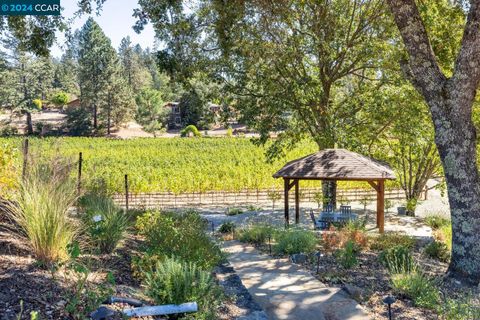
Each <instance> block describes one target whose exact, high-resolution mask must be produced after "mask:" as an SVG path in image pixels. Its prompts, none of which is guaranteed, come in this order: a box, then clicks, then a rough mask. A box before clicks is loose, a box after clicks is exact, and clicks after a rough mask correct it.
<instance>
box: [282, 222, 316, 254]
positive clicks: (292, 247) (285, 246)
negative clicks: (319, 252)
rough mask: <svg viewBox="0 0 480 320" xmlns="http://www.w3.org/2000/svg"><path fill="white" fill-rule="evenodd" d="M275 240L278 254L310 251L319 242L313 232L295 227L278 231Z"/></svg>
mask: <svg viewBox="0 0 480 320" xmlns="http://www.w3.org/2000/svg"><path fill="white" fill-rule="evenodd" d="M275 241H276V242H277V244H276V245H275V252H276V253H278V254H296V253H310V252H312V251H314V250H315V248H316V246H317V243H318V239H317V237H316V236H315V234H314V233H313V232H311V231H308V230H302V229H294V228H292V229H288V230H284V231H279V232H277V233H276V235H275Z"/></svg>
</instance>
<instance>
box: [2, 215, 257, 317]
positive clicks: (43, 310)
mask: <svg viewBox="0 0 480 320" xmlns="http://www.w3.org/2000/svg"><path fill="white" fill-rule="evenodd" d="M140 243H141V240H140V239H138V238H137V237H135V236H132V235H130V236H129V237H128V238H127V239H126V241H124V243H123V245H122V246H121V247H120V248H119V249H117V250H116V251H115V252H114V253H113V254H108V255H88V256H82V257H81V259H82V260H88V263H89V269H90V270H92V273H91V275H90V276H89V279H88V285H89V286H90V287H92V288H93V287H95V286H96V285H97V283H98V282H102V281H103V280H104V279H105V277H106V275H107V273H108V272H111V273H112V274H113V275H114V278H115V291H116V292H115V295H116V296H120V297H129V298H136V299H139V300H141V301H143V302H144V303H146V304H149V303H150V302H151V301H148V298H147V297H145V296H144V295H143V294H142V287H141V285H140V282H139V281H138V280H137V279H136V278H134V277H133V275H132V270H131V267H130V265H131V257H132V256H133V255H135V254H139V253H138V248H139V245H140ZM231 272H232V270H229V269H228V268H227V267H225V266H224V267H221V268H219V269H217V270H216V273H217V274H218V275H217V278H219V279H220V280H221V279H226V280H225V281H220V284H221V285H222V287H223V288H224V290H225V291H226V292H240V293H241V292H242V286H243V285H242V284H241V282H240V283H238V282H235V281H233V280H232V279H234V277H233V275H232V273H231ZM73 286H74V283H73V281H72V279H70V278H69V277H68V275H65V274H64V273H62V272H61V271H58V272H52V271H49V270H45V269H43V268H41V267H40V266H39V265H37V264H36V262H35V259H34V257H32V256H31V250H30V248H29V246H28V243H27V242H26V241H25V240H23V239H22V237H20V236H19V234H18V232H17V231H16V230H15V228H13V227H12V223H11V221H9V220H7V219H6V218H5V217H4V216H2V215H1V213H0V320H11V319H17V317H18V316H19V315H20V314H21V319H30V312H31V311H37V312H38V313H39V316H40V319H49V320H50V319H52V320H53V319H69V317H68V315H67V314H66V312H65V306H66V304H67V303H68V300H69V297H70V296H71V290H72V288H73ZM247 293H248V292H247ZM226 296H227V299H226V300H225V302H224V303H222V305H221V307H220V309H219V319H235V318H237V317H239V316H244V315H247V314H250V313H252V312H254V311H256V310H257V309H256V308H257V306H255V303H254V302H253V301H252V300H251V297H250V300H249V298H248V295H245V296H242V295H228V294H227V295H226ZM242 297H244V298H242ZM112 307H113V309H116V310H122V309H123V308H125V307H127V306H126V305H121V304H116V305H113V306H112ZM118 319H122V318H121V317H118ZM142 319H154V318H152V317H144V318H142ZM157 319H161V318H157Z"/></svg>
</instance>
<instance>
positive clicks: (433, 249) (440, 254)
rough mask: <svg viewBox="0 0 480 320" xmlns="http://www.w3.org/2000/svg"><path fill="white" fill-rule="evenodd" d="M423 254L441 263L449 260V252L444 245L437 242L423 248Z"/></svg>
mask: <svg viewBox="0 0 480 320" xmlns="http://www.w3.org/2000/svg"><path fill="white" fill-rule="evenodd" d="M424 251H425V254H426V255H427V256H429V257H430V258H434V259H438V260H440V261H443V262H448V261H449V260H450V251H449V250H448V247H447V245H446V244H445V243H443V242H439V241H433V242H430V243H429V244H428V245H427V246H426V247H425V250H424Z"/></svg>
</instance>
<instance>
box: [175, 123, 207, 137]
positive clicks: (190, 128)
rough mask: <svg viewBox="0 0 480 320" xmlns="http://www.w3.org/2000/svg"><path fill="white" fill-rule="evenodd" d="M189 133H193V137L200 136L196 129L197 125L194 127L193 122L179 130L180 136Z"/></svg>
mask: <svg viewBox="0 0 480 320" xmlns="http://www.w3.org/2000/svg"><path fill="white" fill-rule="evenodd" d="M190 133H191V134H193V136H194V137H201V136H202V134H201V133H200V131H198V129H197V127H195V126H194V125H193V124H191V125H189V126H186V127H185V128H184V129H182V130H181V131H180V135H181V136H182V137H187V136H188V135H189V134H190Z"/></svg>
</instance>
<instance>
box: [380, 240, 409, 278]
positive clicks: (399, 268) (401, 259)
mask: <svg viewBox="0 0 480 320" xmlns="http://www.w3.org/2000/svg"><path fill="white" fill-rule="evenodd" d="M379 258H380V261H381V262H382V264H383V265H384V266H385V267H386V268H387V269H388V271H390V273H392V274H399V273H409V272H412V271H415V270H416V269H417V266H416V264H415V261H414V260H413V256H412V254H411V253H410V249H409V248H407V247H404V246H396V247H393V248H390V249H387V250H385V251H382V253H380V256H379Z"/></svg>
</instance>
